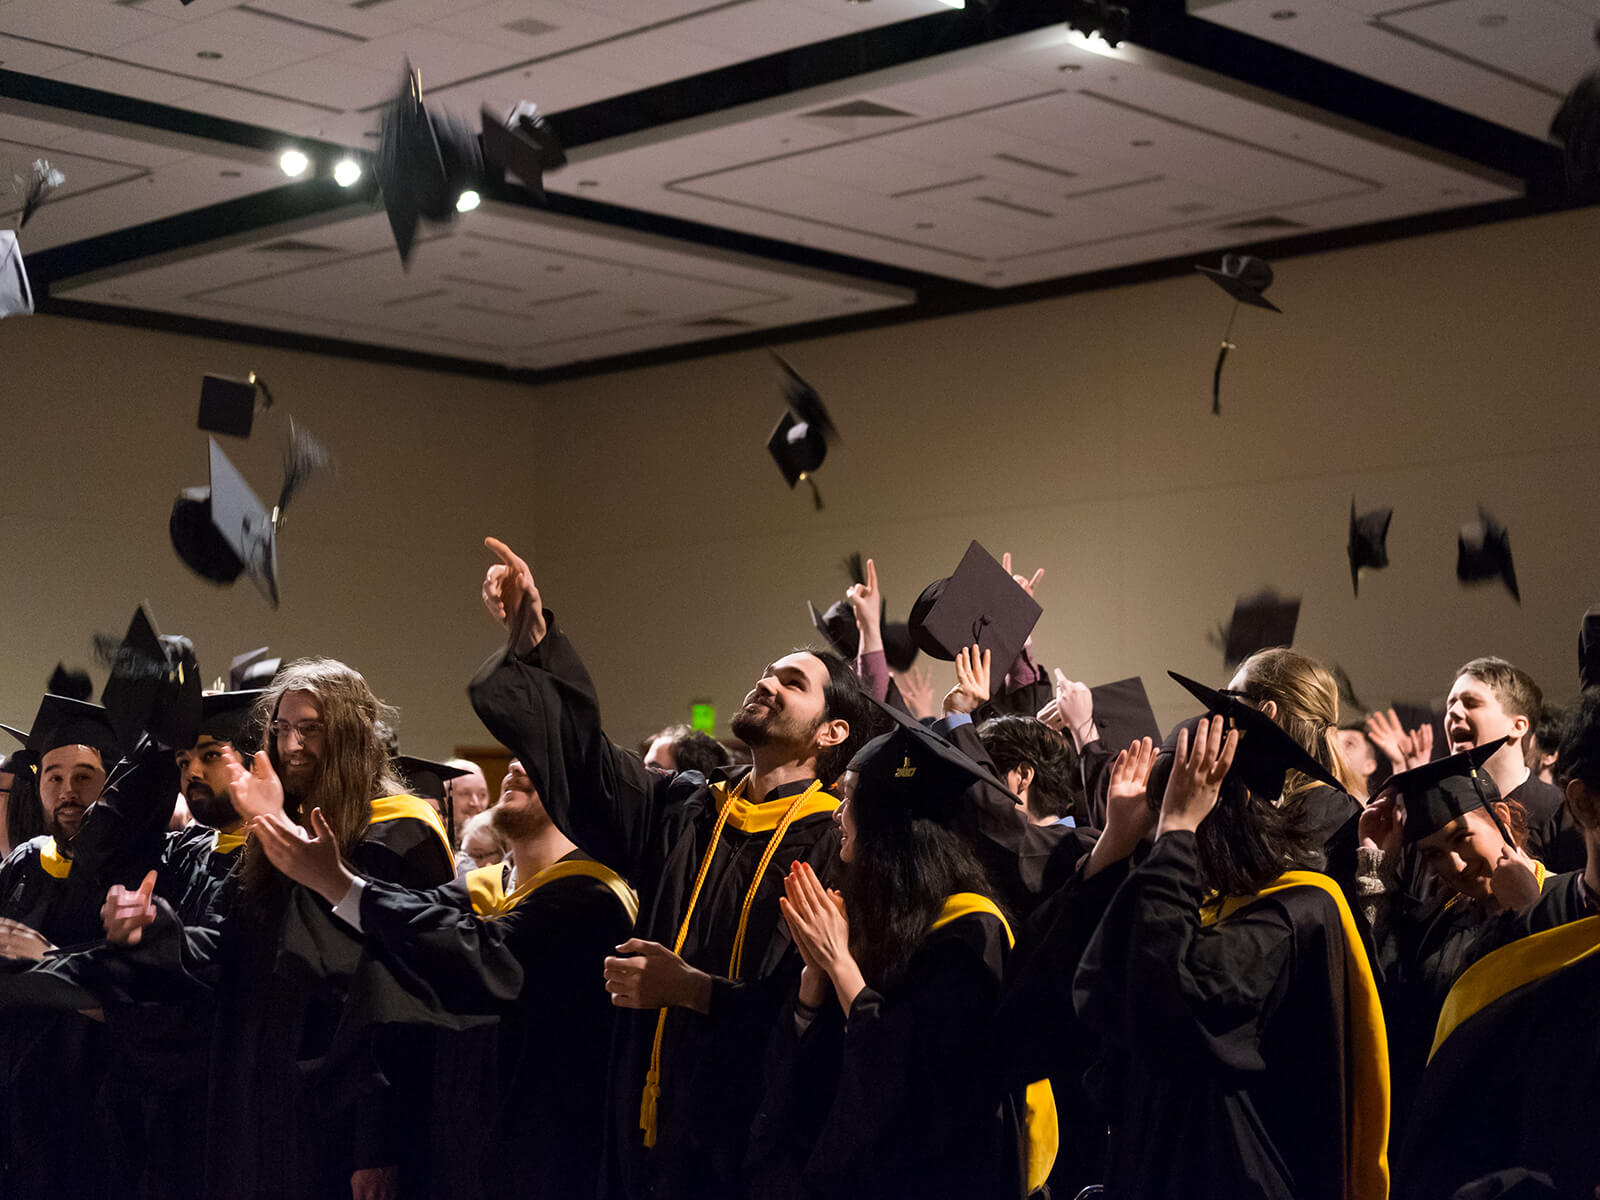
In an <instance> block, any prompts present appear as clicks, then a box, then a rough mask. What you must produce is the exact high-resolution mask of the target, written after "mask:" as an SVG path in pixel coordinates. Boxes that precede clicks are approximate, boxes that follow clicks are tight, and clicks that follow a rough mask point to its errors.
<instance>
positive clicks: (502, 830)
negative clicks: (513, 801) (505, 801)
mask: <svg viewBox="0 0 1600 1200" xmlns="http://www.w3.org/2000/svg"><path fill="white" fill-rule="evenodd" d="M549 820H550V818H549V817H547V816H545V815H543V814H542V813H538V812H534V811H531V810H529V809H525V808H506V807H504V806H503V805H499V804H497V805H495V806H494V807H493V808H491V809H490V810H489V824H490V825H492V826H493V827H494V829H495V832H496V833H498V834H499V835H500V836H501V837H503V838H505V839H506V840H507V841H508V842H514V841H520V840H522V839H523V838H528V837H532V836H533V835H534V834H536V833H538V832H539V831H540V830H541V829H543V828H544V827H545V825H547V824H548V823H549Z"/></svg>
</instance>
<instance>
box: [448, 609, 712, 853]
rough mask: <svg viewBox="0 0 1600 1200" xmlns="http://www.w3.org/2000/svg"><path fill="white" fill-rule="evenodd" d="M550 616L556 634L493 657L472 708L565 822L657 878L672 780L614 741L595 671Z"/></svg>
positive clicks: (570, 831)
mask: <svg viewBox="0 0 1600 1200" xmlns="http://www.w3.org/2000/svg"><path fill="white" fill-rule="evenodd" d="M545 618H546V620H547V621H548V622H549V627H548V632H547V633H546V634H545V638H544V640H543V641H542V642H540V643H539V644H538V645H537V646H535V647H534V648H533V649H532V650H531V651H529V652H528V654H527V655H525V656H523V657H521V658H518V657H514V656H512V655H511V654H510V653H509V652H502V653H500V654H497V655H495V656H494V657H493V658H491V659H490V660H489V661H488V662H487V663H485V664H484V666H483V668H482V669H481V670H480V671H479V672H478V674H477V676H476V677H475V678H474V679H473V681H472V683H471V684H470V685H469V687H468V689H467V694H468V696H469V697H470V698H471V700H472V707H473V711H475V712H476V713H477V714H478V718H479V720H481V721H482V722H483V724H484V728H486V729H487V730H488V731H489V732H490V733H491V734H493V735H494V736H495V737H496V738H497V739H499V741H500V742H501V743H502V744H503V745H505V746H507V747H509V748H510V750H511V752H512V753H513V754H514V755H515V756H516V757H517V759H518V760H519V761H520V762H521V763H522V767H523V769H524V770H525V771H527V772H528V776H529V778H530V779H532V780H533V784H534V787H536V788H537V789H538V791H539V798H540V800H541V801H543V803H544V807H545V811H546V812H548V813H549V814H550V819H551V820H552V821H554V822H555V824H556V828H558V829H560V830H561V832H562V833H564V834H566V835H567V837H569V838H571V839H572V840H573V842H575V843H576V844H577V845H578V846H579V847H580V848H581V849H582V850H583V852H584V853H585V854H588V855H589V856H590V857H592V858H596V859H599V860H600V861H601V862H603V863H605V864H606V865H607V866H609V867H611V869H612V870H614V871H617V872H618V873H619V874H621V875H623V876H625V877H626V878H628V879H630V880H633V881H634V882H635V884H638V883H639V882H640V881H642V880H648V879H652V878H654V877H655V875H656V874H657V873H658V864H656V863H655V862H654V861H653V856H652V853H651V847H652V846H653V845H654V843H655V839H654V838H653V837H652V833H653V831H654V830H655V829H656V827H657V825H658V824H659V823H660V822H661V821H662V820H663V819H664V814H665V812H666V811H667V793H668V790H669V783H668V781H667V779H666V778H665V777H663V778H661V779H657V778H655V777H654V776H653V775H652V774H651V772H650V771H649V770H648V769H647V768H646V767H645V765H644V763H643V762H641V761H640V760H639V759H638V758H637V757H636V756H635V755H632V754H628V753H626V752H625V751H622V750H619V749H618V748H617V747H616V746H614V745H612V743H611V740H610V739H609V738H607V737H606V735H605V731H604V730H603V729H602V728H601V724H600V704H599V700H598V698H597V697H596V696H595V690H594V683H593V681H592V680H590V678H589V672H588V670H587V669H586V668H585V667H584V665H583V661H582V660H581V659H580V658H579V657H578V653H577V651H576V650H574V649H573V646H572V643H571V642H569V641H568V640H567V638H566V635H565V634H563V633H562V632H561V631H560V630H559V629H558V628H556V624H555V618H554V616H553V615H552V614H551V613H550V612H549V611H548V610H547V611H546V612H545ZM696 778H698V777H696Z"/></svg>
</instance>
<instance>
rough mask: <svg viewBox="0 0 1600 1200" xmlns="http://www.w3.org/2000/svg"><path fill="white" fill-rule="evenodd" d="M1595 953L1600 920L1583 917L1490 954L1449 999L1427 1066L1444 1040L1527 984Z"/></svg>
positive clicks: (1599, 942)
mask: <svg viewBox="0 0 1600 1200" xmlns="http://www.w3.org/2000/svg"><path fill="white" fill-rule="evenodd" d="M1596 950H1600V917H1584V918H1583V919H1582V920H1580V921H1572V922H1570V923H1568V924H1566V925H1557V926H1556V927H1555V928H1554V929H1547V930H1545V931H1544V932H1543V933H1535V934H1532V935H1530V936H1528V937H1525V938H1519V939H1518V940H1517V941H1514V942H1512V943H1511V944H1510V945H1508V946H1501V947H1500V948H1499V949H1498V950H1495V951H1493V952H1491V953H1489V954H1485V955H1484V956H1483V957H1482V958H1480V959H1479V960H1478V961H1477V962H1475V963H1473V964H1472V965H1471V966H1470V967H1468V968H1467V969H1466V970H1465V971H1463V972H1462V973H1461V978H1460V979H1458V980H1456V982H1455V986H1453V987H1452V988H1451V989H1450V994H1449V995H1447V996H1446V997H1445V1001H1444V1009H1443V1011H1441V1012H1440V1014H1439V1025H1438V1027H1437V1029H1435V1031H1434V1034H1433V1048H1432V1049H1431V1050H1429V1051H1428V1061H1430V1062H1432V1061H1433V1056H1434V1055H1435V1054H1437V1053H1439V1047H1440V1046H1442V1045H1444V1042H1445V1039H1446V1038H1448V1037H1449V1036H1450V1035H1451V1034H1452V1033H1454V1032H1455V1031H1456V1028H1457V1027H1458V1026H1459V1025H1460V1024H1461V1023H1462V1022H1463V1021H1465V1020H1467V1019H1468V1018H1469V1017H1471V1016H1472V1015H1473V1014H1474V1013H1477V1012H1481V1011H1482V1010H1483V1009H1485V1008H1487V1007H1488V1006H1489V1005H1491V1004H1493V1003H1494V1002H1495V1001H1496V1000H1498V999H1500V997H1501V996H1505V995H1508V994H1509V993H1511V992H1514V991H1516V989H1517V988H1519V987H1522V986H1523V985H1524V984H1529V983H1533V982H1535V981H1536V980H1539V979H1543V978H1544V977H1545V976H1546V975H1553V974H1555V973H1556V972H1557V971H1559V970H1561V968H1562V967H1569V966H1571V965H1572V964H1573V963H1575V962H1577V961H1578V960H1579V959H1582V958H1587V957H1588V956H1589V955H1591V954H1593V953H1594V952H1595V951H1596Z"/></svg>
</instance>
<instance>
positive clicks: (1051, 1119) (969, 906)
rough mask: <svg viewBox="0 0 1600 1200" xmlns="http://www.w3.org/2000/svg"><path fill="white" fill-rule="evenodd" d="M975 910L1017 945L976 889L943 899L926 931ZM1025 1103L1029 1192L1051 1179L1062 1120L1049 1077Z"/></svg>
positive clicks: (1031, 1091) (994, 908)
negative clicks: (987, 917)
mask: <svg viewBox="0 0 1600 1200" xmlns="http://www.w3.org/2000/svg"><path fill="white" fill-rule="evenodd" d="M975 913H988V914H989V915H990V916H991V917H993V918H994V919H995V920H996V921H999V922H1000V928H1001V929H1003V930H1005V932H1006V945H1008V946H1015V945H1016V944H1017V939H1016V938H1014V937H1012V936H1011V926H1010V925H1009V924H1007V922H1006V919H1005V915H1004V914H1003V913H1001V911H1000V909H999V906H998V905H996V904H995V902H994V901H993V900H991V899H989V897H987V896H980V895H979V894H978V893H977V892H957V893H956V894H955V895H954V896H951V897H949V898H948V899H946V900H945V902H944V907H943V908H941V909H940V910H939V915H938V916H937V917H935V918H934V919H933V924H932V925H930V926H929V927H928V932H929V933H932V932H933V931H934V930H935V929H940V928H942V927H944V926H946V925H948V924H950V922H951V921H955V920H958V919H959V918H961V917H969V916H972V915H973V914H975ZM1024 1103H1025V1108H1026V1112H1025V1113H1024V1124H1025V1125H1026V1127H1027V1130H1026V1132H1027V1137H1028V1191H1029V1193H1030V1194H1031V1193H1033V1192H1036V1191H1038V1190H1039V1189H1040V1188H1042V1187H1043V1186H1044V1185H1045V1184H1046V1182H1048V1181H1049V1179H1050V1168H1051V1167H1053V1166H1055V1164H1056V1151H1057V1150H1059V1149H1060V1142H1061V1122H1060V1119H1059V1118H1058V1117H1057V1116H1056V1095H1055V1092H1054V1091H1053V1090H1052V1089H1051V1087H1050V1081H1049V1080H1048V1079H1040V1080H1037V1081H1035V1082H1034V1083H1030V1084H1029V1085H1028V1087H1027V1091H1026V1092H1025V1093H1024Z"/></svg>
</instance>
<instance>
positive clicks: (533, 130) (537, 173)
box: [483, 100, 567, 200]
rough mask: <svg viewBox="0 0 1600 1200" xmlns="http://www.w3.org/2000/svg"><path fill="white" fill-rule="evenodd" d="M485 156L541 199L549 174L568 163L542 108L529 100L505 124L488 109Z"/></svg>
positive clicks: (510, 115)
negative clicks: (540, 110)
mask: <svg viewBox="0 0 1600 1200" xmlns="http://www.w3.org/2000/svg"><path fill="white" fill-rule="evenodd" d="M483 157H484V161H485V162H486V163H489V164H492V165H494V166H496V167H499V168H500V169H501V170H503V171H505V172H506V173H508V174H511V175H515V176H516V177H517V178H518V179H520V180H522V184H523V186H524V187H526V188H527V189H528V190H529V191H530V192H532V193H533V194H534V195H535V196H537V197H538V198H539V199H541V200H542V199H544V174H545V172H546V171H554V170H556V169H558V168H560V167H564V166H566V164H567V154H566V151H565V150H563V149H562V148H561V143H560V142H559V141H558V140H557V139H556V133H555V130H554V129H552V128H550V122H549V121H547V120H545V119H544V118H543V117H541V116H540V115H539V106H538V105H537V104H534V103H533V102H532V101H529V100H523V101H521V102H520V103H518V104H517V106H516V107H515V108H513V109H512V110H511V112H510V113H509V114H508V115H507V116H506V119H505V120H504V121H502V120H501V119H500V118H499V117H497V116H495V115H494V113H492V112H490V111H489V109H488V108H487V107H485V108H484V110H483Z"/></svg>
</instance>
